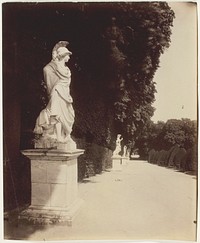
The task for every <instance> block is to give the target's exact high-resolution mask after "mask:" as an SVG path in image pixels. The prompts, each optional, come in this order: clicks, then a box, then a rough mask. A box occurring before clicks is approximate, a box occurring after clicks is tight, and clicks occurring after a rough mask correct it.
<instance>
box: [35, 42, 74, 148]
mask: <svg viewBox="0 0 200 243" xmlns="http://www.w3.org/2000/svg"><path fill="white" fill-rule="evenodd" d="M67 45H68V42H67V41H60V42H58V43H57V44H56V45H55V46H54V48H53V51H52V60H51V62H50V63H48V64H47V65H46V66H45V67H44V69H43V72H44V81H45V83H46V87H47V93H48V97H49V101H48V104H47V106H46V108H45V109H43V110H42V111H41V112H40V114H39V116H38V118H37V120H36V124H35V128H34V132H35V133H36V134H40V135H41V138H40V139H39V140H38V141H37V140H36V143H35V147H37V148H38V147H57V148H59V143H65V144H67V143H68V144H69V143H74V141H73V140H72V139H71V132H72V126H73V124H74V118H75V114H74V109H73V106H72V102H73V99H72V97H71V95H70V83H71V72H70V69H69V68H68V67H67V66H66V63H67V62H68V61H69V59H70V56H71V55H72V52H70V51H69V50H68V49H67V48H66V46H67ZM74 144H75V143H74Z"/></svg>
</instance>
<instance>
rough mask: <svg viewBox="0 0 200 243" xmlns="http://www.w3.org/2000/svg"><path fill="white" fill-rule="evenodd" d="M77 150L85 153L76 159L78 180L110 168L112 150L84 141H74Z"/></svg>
mask: <svg viewBox="0 0 200 243" xmlns="http://www.w3.org/2000/svg"><path fill="white" fill-rule="evenodd" d="M75 141H76V144H77V148H78V149H84V150H85V152H84V154H83V155H81V156H80V157H79V158H78V180H79V181H82V180H83V179H84V178H87V177H90V176H94V175H96V174H100V173H102V171H105V170H107V169H109V168H111V167H112V159H111V157H112V150H110V149H108V148H106V147H103V146H100V145H98V144H95V143H88V142H86V141H85V140H84V139H75Z"/></svg>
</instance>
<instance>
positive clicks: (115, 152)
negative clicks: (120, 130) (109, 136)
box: [113, 134, 123, 155]
mask: <svg viewBox="0 0 200 243" xmlns="http://www.w3.org/2000/svg"><path fill="white" fill-rule="evenodd" d="M122 140H123V138H122V136H121V134H118V135H117V140H116V148H115V151H114V152H113V155H119V153H120V152H121V150H122V148H121V141H122Z"/></svg>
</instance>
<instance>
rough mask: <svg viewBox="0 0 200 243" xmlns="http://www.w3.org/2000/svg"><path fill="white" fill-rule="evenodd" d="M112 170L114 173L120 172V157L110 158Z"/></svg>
mask: <svg viewBox="0 0 200 243" xmlns="http://www.w3.org/2000/svg"><path fill="white" fill-rule="evenodd" d="M112 170H115V171H121V170H122V156H120V155H113V156H112Z"/></svg>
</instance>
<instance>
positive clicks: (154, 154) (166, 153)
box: [148, 144, 197, 173]
mask: <svg viewBox="0 0 200 243" xmlns="http://www.w3.org/2000/svg"><path fill="white" fill-rule="evenodd" d="M148 162H149V163H152V164H157V165H160V166H166V167H173V168H175V169H178V170H180V171H184V172H185V171H192V172H195V173H197V146H194V147H193V148H191V149H188V150H185V149H184V148H180V147H179V146H178V145H177V144H176V145H174V146H173V147H171V148H170V149H169V150H160V151H156V150H155V149H151V150H150V151H149V153H148Z"/></svg>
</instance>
